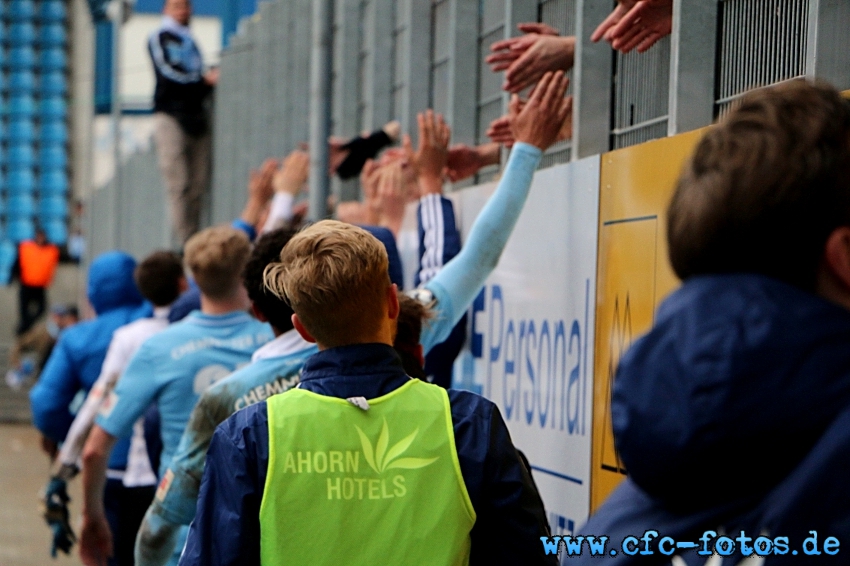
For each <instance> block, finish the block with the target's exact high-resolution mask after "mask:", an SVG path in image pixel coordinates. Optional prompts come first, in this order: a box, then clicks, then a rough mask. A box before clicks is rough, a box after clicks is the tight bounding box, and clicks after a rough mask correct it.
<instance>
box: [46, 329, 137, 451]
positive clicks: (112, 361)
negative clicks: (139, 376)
mask: <svg viewBox="0 0 850 566" xmlns="http://www.w3.org/2000/svg"><path fill="white" fill-rule="evenodd" d="M128 356H129V352H128V351H127V348H126V347H125V344H124V339H123V338H122V334H121V333H120V332H117V333H116V334H115V335H114V336H113V338H112V341H111V342H110V343H109V349H108V350H107V351H106V358H104V360H103V365H102V366H101V369H100V375H99V376H98V378H97V381H95V383H94V385H93V386H92V388H91V390H90V391H89V394H88V396H86V401H85V403H83V406H82V407H81V408H80V410H79V411H78V412H77V416H76V417H74V422H73V423H72V424H71V428H70V430H69V431H68V435H67V436H66V437H65V443H64V444H63V445H62V450H61V451H60V452H59V457H58V458H57V460H58V463H59V464H60V465H64V466H76V464H77V461H78V460H79V459H80V455H81V454H82V452H83V446H85V443H86V439H87V438H88V436H89V432H90V431H91V427H92V425H94V420H95V417H97V413H98V410H99V409H100V406H101V403H102V402H103V399H104V398H106V396H107V395H109V393H110V391H112V389H113V388H114V387H115V383H116V382H117V381H118V378H119V377H120V376H121V370H122V369H124V367H125V366H126V365H127V361H128V360H127V358H128Z"/></svg>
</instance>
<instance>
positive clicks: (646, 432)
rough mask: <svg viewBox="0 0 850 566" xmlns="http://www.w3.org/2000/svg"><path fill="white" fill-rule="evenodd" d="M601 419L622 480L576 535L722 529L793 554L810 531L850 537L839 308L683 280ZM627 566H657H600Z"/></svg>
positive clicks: (781, 558) (630, 358)
mask: <svg viewBox="0 0 850 566" xmlns="http://www.w3.org/2000/svg"><path fill="white" fill-rule="evenodd" d="M612 415H613V424H614V435H615V438H616V446H617V449H618V451H619V454H620V457H621V459H622V462H623V463H624V465H625V467H626V469H627V470H628V472H629V475H630V479H629V480H628V481H627V482H625V483H624V484H623V485H622V486H621V487H620V488H619V489H618V490H617V491H616V492H615V493H614V494H613V495H612V497H611V498H610V499H609V500H608V501H607V502H606V504H605V505H603V506H602V507H601V508H600V509H599V511H598V512H597V514H596V515H594V516H593V517H591V519H590V521H589V522H588V524H587V525H585V527H584V528H583V529H582V530H581V531H582V533H590V534H605V535H609V536H611V537H612V542H614V543H615V544H619V540H620V539H621V538H622V537H624V536H628V535H636V536H638V537H640V536H641V534H642V533H643V532H644V531H645V530H647V529H655V530H658V531H659V533H660V534H661V536H664V535H670V536H673V537H677V536H678V537H697V538H698V537H699V536H700V535H701V534H702V532H703V531H705V530H707V529H711V530H715V531H718V530H719V527H723V528H724V529H725V531H726V532H727V533H739V531H741V530H742V529H743V530H745V531H746V533H747V535H748V536H753V537H757V536H759V534H760V533H762V532H765V533H768V534H769V536H771V537H777V536H787V537H789V539H790V541H789V543H790V548H791V549H792V550H794V549H801V548H802V544H803V540H804V539H805V538H806V537H807V536H809V535H808V531H810V530H818V534H819V538H820V541H821V544H822V543H823V541H824V539H825V538H826V537H828V536H836V537H838V539H839V540H841V541H845V540H847V541H850V490H848V489H847V480H846V473H847V469H848V466H850V312H848V311H847V310H846V309H844V308H841V307H839V306H837V305H835V304H833V303H831V302H828V301H826V300H824V299H822V298H820V297H817V296H815V295H813V294H810V293H807V292H804V291H802V290H800V289H797V288H795V287H791V286H789V285H786V284H784V283H781V282H779V281H776V280H773V279H769V278H766V277H761V276H756V275H740V274H739V275H723V276H706V277H697V278H693V279H691V280H689V281H688V282H687V283H686V284H685V285H684V286H683V287H682V288H681V289H680V290H678V291H677V292H675V293H673V295H671V296H670V297H669V298H668V299H667V300H666V301H665V302H664V304H663V305H662V306H661V308H660V309H659V311H658V314H657V318H656V326H655V328H653V330H652V331H651V332H650V333H649V334H647V335H646V336H644V337H643V338H641V339H640V340H638V341H637V342H635V344H634V345H633V346H632V348H631V349H630V350H629V351H628V352H627V353H626V355H625V356H624V357H623V358H622V361H621V363H620V366H619V368H618V370H617V374H616V377H615V382H614V394H613V402H612ZM690 540H695V538H690ZM637 558H640V559H641V560H642V561H641V562H640V563H641V564H643V563H669V558H667V560H666V561H664V560H663V557H657V556H656V559H655V560H652V559H650V558H648V557H646V556H643V557H632V558H629V557H626V556H622V555H621V556H620V557H619V558H618V559H616V560H609V561H606V563H607V564H614V563H622V564H626V563H635V561H636V559H637ZM685 558H686V559H687V562H688V564H702V563H704V561H705V558H706V557H700V556H696V555H695V552H690V553H689V554H688V555H685ZM801 559H804V558H803V557H802V556H795V555H791V554H790V553H789V555H777V556H771V557H769V558H768V559H767V561H766V562H765V564H767V565H774V564H785V563H789V562H790V563H800V560H801ZM572 560H576V559H572ZM581 560H583V561H584V562H586V563H591V562H588V560H589V558H582V559H581ZM581 560H578V563H581ZM590 560H592V559H590ZM733 563H734V562H733Z"/></svg>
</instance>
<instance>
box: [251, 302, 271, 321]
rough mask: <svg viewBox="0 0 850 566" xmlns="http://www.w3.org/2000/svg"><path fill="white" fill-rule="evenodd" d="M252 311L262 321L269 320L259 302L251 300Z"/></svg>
mask: <svg viewBox="0 0 850 566" xmlns="http://www.w3.org/2000/svg"><path fill="white" fill-rule="evenodd" d="M251 313H253V315H254V318H256V319H257V320H259V321H260V322H268V321H269V318H268V317H267V316H266V315H265V314H264V313H263V311H261V310H260V309H259V308H258V307H257V304H256V303H255V302H254V301H251Z"/></svg>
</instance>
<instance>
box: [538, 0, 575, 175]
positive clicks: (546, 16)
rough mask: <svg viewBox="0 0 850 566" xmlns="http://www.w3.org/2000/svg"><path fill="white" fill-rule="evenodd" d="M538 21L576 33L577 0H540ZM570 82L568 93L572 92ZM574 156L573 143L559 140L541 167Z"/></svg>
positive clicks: (572, 33) (564, 161) (570, 33)
mask: <svg viewBox="0 0 850 566" xmlns="http://www.w3.org/2000/svg"><path fill="white" fill-rule="evenodd" d="M537 10H538V21H540V22H543V23H545V24H549V25H550V26H552V27H553V28H555V29H556V30H558V32H559V33H560V35H563V36H569V35H575V32H576V2H575V0H539V4H538V7H537ZM572 92H573V87H572V84H570V87H569V90H568V91H567V94H568V95H569V94H572ZM571 157H572V143H571V142H570V141H569V140H567V141H563V142H558V143H556V144H555V145H554V146H552V147H551V148H549V150H548V151H547V152H546V154H545V155H544V156H543V158H542V159H541V160H540V168H541V169H543V168H545V167H551V166H552V165H558V164H559V163H567V162H568V161H569V160H570V158H571Z"/></svg>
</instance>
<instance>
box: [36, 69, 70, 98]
mask: <svg viewBox="0 0 850 566" xmlns="http://www.w3.org/2000/svg"><path fill="white" fill-rule="evenodd" d="M40 90H41V94H42V96H62V95H63V94H65V93H66V92H67V91H68V83H67V81H66V80H65V74H64V73H61V72H59V73H56V72H53V73H44V74H43V75H41V88H40Z"/></svg>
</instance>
